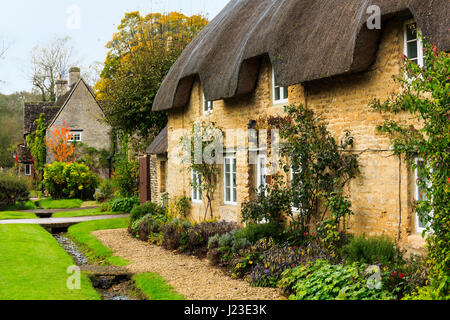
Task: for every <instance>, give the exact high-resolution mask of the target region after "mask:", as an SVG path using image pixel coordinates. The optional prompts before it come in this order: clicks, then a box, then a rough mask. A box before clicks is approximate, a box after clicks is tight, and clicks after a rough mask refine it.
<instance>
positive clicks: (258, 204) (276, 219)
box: [241, 182, 292, 223]
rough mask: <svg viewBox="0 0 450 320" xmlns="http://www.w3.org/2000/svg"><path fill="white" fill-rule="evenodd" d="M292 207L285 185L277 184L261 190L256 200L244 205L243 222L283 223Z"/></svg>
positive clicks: (242, 211)
mask: <svg viewBox="0 0 450 320" xmlns="http://www.w3.org/2000/svg"><path fill="white" fill-rule="evenodd" d="M291 206H292V205H291V199H290V196H289V193H288V192H286V190H285V187H284V184H283V183H281V182H277V183H275V184H274V185H272V186H267V187H262V188H260V190H257V194H256V198H255V199H253V200H250V201H246V202H244V203H243V204H242V209H241V216H242V222H244V223H261V222H273V223H283V220H284V217H285V216H286V215H287V214H289V213H290V211H291Z"/></svg>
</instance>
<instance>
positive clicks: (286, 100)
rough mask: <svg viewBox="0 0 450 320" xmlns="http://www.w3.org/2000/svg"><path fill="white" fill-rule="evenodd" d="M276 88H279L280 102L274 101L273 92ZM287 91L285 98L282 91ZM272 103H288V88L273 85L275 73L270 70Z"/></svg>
mask: <svg viewBox="0 0 450 320" xmlns="http://www.w3.org/2000/svg"><path fill="white" fill-rule="evenodd" d="M277 88H280V100H275V90H276V89H277ZM285 88H286V90H287V97H285V96H284V89H285ZM272 101H273V104H283V103H289V90H288V87H281V86H278V85H276V83H275V71H274V70H273V68H272Z"/></svg>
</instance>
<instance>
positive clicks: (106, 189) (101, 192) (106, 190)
mask: <svg viewBox="0 0 450 320" xmlns="http://www.w3.org/2000/svg"><path fill="white" fill-rule="evenodd" d="M114 189H115V188H114V184H113V182H112V181H111V180H109V179H105V180H103V181H102V182H101V183H100V185H99V186H98V188H97V189H96V190H95V194H94V198H95V200H97V201H98V202H105V201H107V200H110V199H112V198H113V197H114V192H115V190H114Z"/></svg>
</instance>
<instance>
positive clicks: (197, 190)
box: [191, 169, 203, 203]
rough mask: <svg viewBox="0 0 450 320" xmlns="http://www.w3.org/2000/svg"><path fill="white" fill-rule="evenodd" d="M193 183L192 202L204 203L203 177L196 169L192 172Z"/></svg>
mask: <svg viewBox="0 0 450 320" xmlns="http://www.w3.org/2000/svg"><path fill="white" fill-rule="evenodd" d="M191 182H192V184H193V185H192V202H194V203H203V195H202V187H201V185H202V176H201V174H200V173H199V172H197V171H195V170H194V169H192V170H191ZM194 184H195V186H194Z"/></svg>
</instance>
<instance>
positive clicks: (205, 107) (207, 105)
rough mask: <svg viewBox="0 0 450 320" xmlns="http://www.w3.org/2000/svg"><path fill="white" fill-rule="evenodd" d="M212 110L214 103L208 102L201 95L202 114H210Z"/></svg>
mask: <svg viewBox="0 0 450 320" xmlns="http://www.w3.org/2000/svg"><path fill="white" fill-rule="evenodd" d="M213 109H214V101H208V100H206V98H205V95H203V114H211V113H212V112H213Z"/></svg>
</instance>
